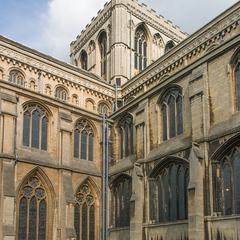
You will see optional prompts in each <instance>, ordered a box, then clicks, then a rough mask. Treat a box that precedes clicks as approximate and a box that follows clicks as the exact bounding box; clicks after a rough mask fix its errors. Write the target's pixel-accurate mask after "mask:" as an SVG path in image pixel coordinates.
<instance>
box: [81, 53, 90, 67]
mask: <svg viewBox="0 0 240 240" xmlns="http://www.w3.org/2000/svg"><path fill="white" fill-rule="evenodd" d="M80 63H81V68H82V69H84V70H88V55H87V52H86V51H85V50H82V51H81V53H80Z"/></svg>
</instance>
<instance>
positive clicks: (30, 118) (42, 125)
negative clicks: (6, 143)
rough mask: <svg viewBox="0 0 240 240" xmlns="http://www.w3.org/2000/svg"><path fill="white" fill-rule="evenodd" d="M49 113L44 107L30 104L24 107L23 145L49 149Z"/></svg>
mask: <svg viewBox="0 0 240 240" xmlns="http://www.w3.org/2000/svg"><path fill="white" fill-rule="evenodd" d="M47 143H48V114H47V112H46V110H45V109H44V108H42V107H41V106H39V105H36V104H29V105H27V106H26V107H25V108H24V115H23V145H24V146H28V147H33V148H38V149H42V150H47Z"/></svg>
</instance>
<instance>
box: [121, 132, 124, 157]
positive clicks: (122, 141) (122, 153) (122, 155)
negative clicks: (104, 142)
mask: <svg viewBox="0 0 240 240" xmlns="http://www.w3.org/2000/svg"><path fill="white" fill-rule="evenodd" d="M123 143H124V139H123V130H122V128H120V149H121V158H123V157H124V152H123V147H124V146H123Z"/></svg>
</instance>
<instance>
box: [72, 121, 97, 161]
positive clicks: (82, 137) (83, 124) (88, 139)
mask: <svg viewBox="0 0 240 240" xmlns="http://www.w3.org/2000/svg"><path fill="white" fill-rule="evenodd" d="M93 151H94V132H93V128H92V126H91V125H90V124H89V122H88V121H87V120H84V119H81V120H80V121H78V122H77V124H76V126H75V128H74V158H78V159H82V160H89V161H93Z"/></svg>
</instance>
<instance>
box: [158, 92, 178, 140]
mask: <svg viewBox="0 0 240 240" xmlns="http://www.w3.org/2000/svg"><path fill="white" fill-rule="evenodd" d="M182 104H183V103H182V95H181V92H180V91H179V89H170V90H169V91H168V92H167V93H166V94H165V95H164V97H163V98H162V102H161V115H162V138H163V141H165V140H168V139H170V138H173V137H175V136H177V135H180V134H182V133H183V113H182V111H183V106H182Z"/></svg>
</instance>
